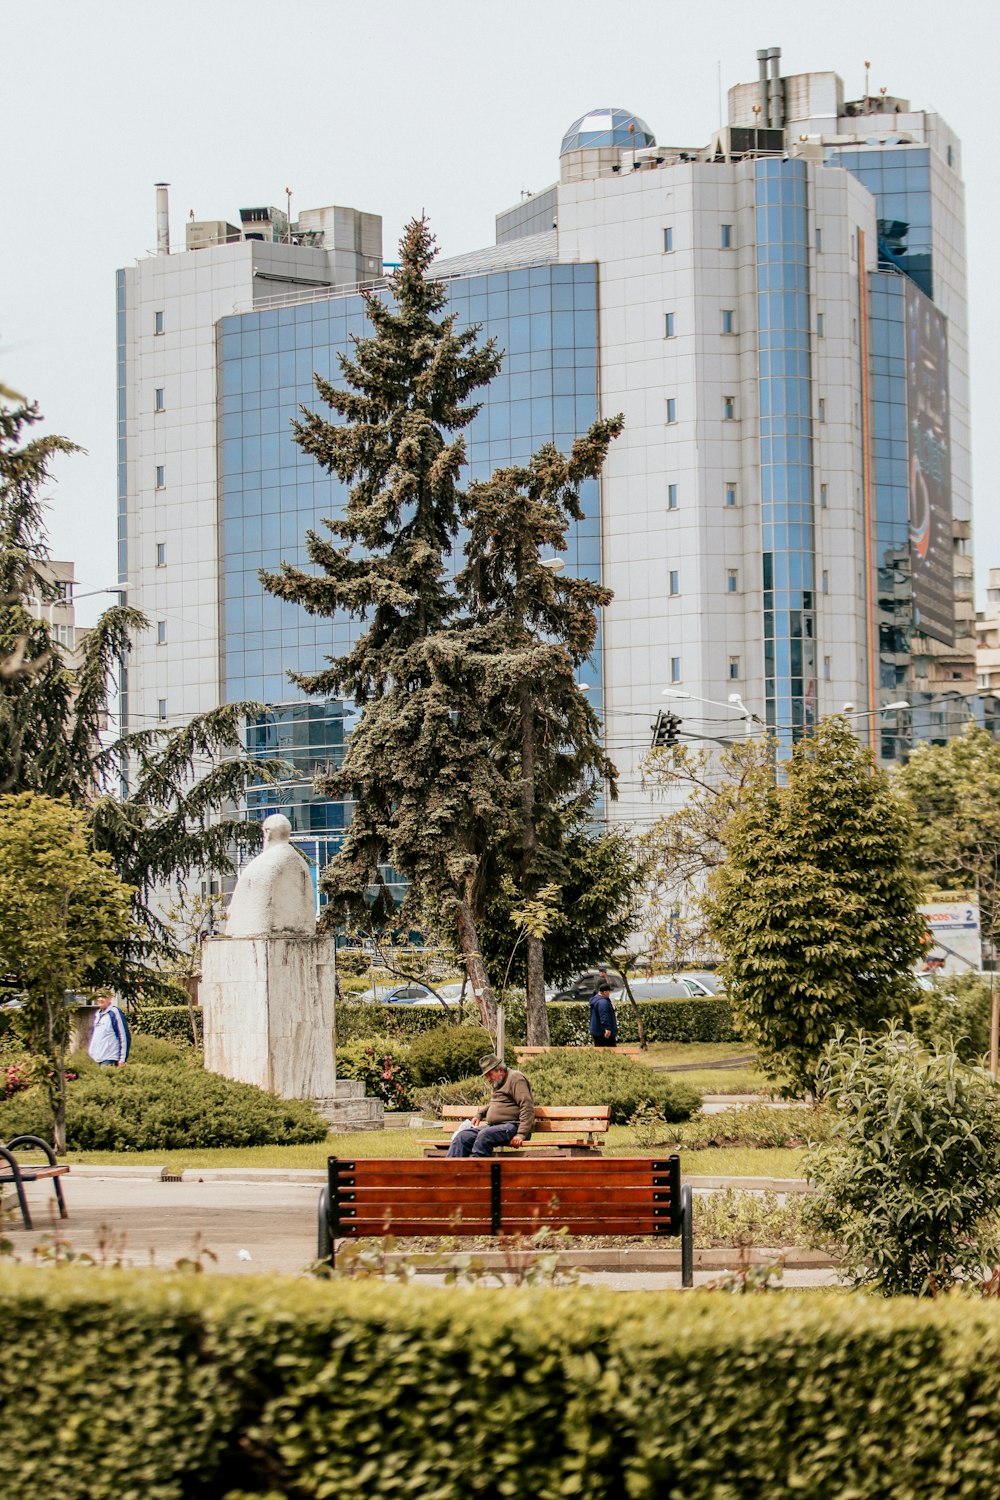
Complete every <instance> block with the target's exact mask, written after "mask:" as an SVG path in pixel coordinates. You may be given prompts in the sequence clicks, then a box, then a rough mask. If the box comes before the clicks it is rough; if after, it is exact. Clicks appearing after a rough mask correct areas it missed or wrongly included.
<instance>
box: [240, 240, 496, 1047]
mask: <svg viewBox="0 0 1000 1500" xmlns="http://www.w3.org/2000/svg"><path fill="white" fill-rule="evenodd" d="M435 253H436V251H435V242H434V238H433V236H432V235H431V233H430V230H429V228H428V225H427V223H426V220H423V219H420V220H415V221H413V222H412V223H410V224H409V225H408V226H407V228H406V231H405V233H404V236H403V240H402V242H401V245H400V266H399V268H398V269H397V270H396V271H395V272H394V273H393V275H392V276H391V277H390V278H389V282H388V286H389V291H390V293H391V301H389V300H386V301H384V302H383V301H382V300H381V298H379V297H378V296H376V295H374V294H369V295H367V296H366V298H365V300H366V305H367V311H368V317H369V320H370V323H371V326H372V330H373V331H372V334H371V336H370V337H365V338H358V339H356V340H355V345H354V353H353V357H351V358H347V357H342V359H341V372H342V375H343V378H344V380H345V382H346V385H347V389H340V388H338V387H336V386H334V385H333V384H331V383H330V382H329V381H326V380H322V379H319V378H317V382H316V384H317V389H318V392H319V395H320V396H321V398H322V399H323V401H324V402H325V403H326V404H327V406H328V407H329V408H330V409H331V410H332V411H333V412H334V413H335V414H336V416H337V417H338V418H341V419H342V420H341V421H340V422H331V421H330V420H329V419H328V418H327V417H325V416H323V415H321V414H319V413H317V412H312V411H305V412H304V413H303V418H302V420H301V421H300V422H298V423H297V424H296V429H295V437H296V441H297V442H298V443H299V444H300V446H301V447H302V448H303V449H304V450H305V451H306V452H308V453H311V454H312V455H313V456H314V457H315V458H316V460H317V461H318V462H319V463H320V464H321V466H322V467H323V468H325V469H326V470H327V471H328V472H330V473H332V474H334V475H336V477H337V478H338V479H339V480H340V481H341V482H342V483H343V484H345V485H348V486H349V487H350V489H349V494H348V499H347V504H346V507H345V510H344V513H343V516H342V517H339V518H335V519H330V520H327V521H326V522H324V525H325V526H326V528H327V530H328V532H329V533H330V535H329V536H321V535H320V534H319V533H317V532H310V533H309V534H308V537H307V551H308V556H309V559H310V562H311V563H312V564H313V565H314V566H316V567H317V568H319V569H321V570H322V572H320V573H307V572H305V571H303V570H302V569H298V568H293V567H291V566H289V565H288V564H283V565H282V568H281V571H280V572H279V573H277V574H270V573H266V572H262V574H261V578H262V581H263V583H264V585H265V587H266V588H268V589H269V590H270V591H271V592H272V593H274V594H277V595H278V596H279V597H280V598H283V599H287V600H293V601H296V602H298V603H300V604H302V605H303V606H304V608H305V609H306V610H308V611H309V612H310V613H311V614H317V615H324V616H331V615H334V614H335V613H338V612H341V611H342V612H345V613H346V614H347V615H348V616H349V617H350V618H351V619H352V620H355V621H357V622H359V623H360V624H361V626H362V627H363V628H362V630H361V632H360V634H359V635H358V636H357V638H356V639H355V641H354V644H353V645H352V647H351V648H350V650H349V651H347V652H346V653H345V654H344V655H342V656H339V657H336V658H331V659H330V661H329V664H328V665H327V666H326V667H325V668H324V669H323V670H322V671H319V672H316V673H308V674H292V676H293V681H295V682H297V683H298V685H299V686H300V687H301V688H302V689H303V690H304V691H305V692H307V693H309V694H320V695H323V696H334V695H339V696H344V697H347V698H349V699H352V700H353V701H354V703H355V704H357V706H358V707H359V708H360V709H361V710H362V716H361V719H360V722H359V724H358V726H357V728H356V729H355V730H354V732H353V734H352V736H351V740H350V744H349V747H348V750H347V754H346V756H345V759H344V764H343V766H342V768H341V769H340V771H339V772H336V773H333V774H330V775H328V776H324V777H320V778H319V779H318V780H317V788H318V790H319V791H320V792H321V793H322V794H324V795H326V796H329V797H339V796H345V797H352V798H353V799H354V810H353V818H352V821H351V824H350V827H349V829H348V831H347V833H346V835H345V839H344V844H343V847H342V849H341V851H340V852H339V854H338V855H337V857H336V859H334V860H333V861H332V862H331V864H330V865H329V866H328V867H327V870H326V871H325V873H324V888H325V889H326V891H327V893H328V895H329V896H330V898H331V901H332V902H333V903H334V908H335V909H339V907H340V906H341V905H342V904H344V903H347V904H353V905H354V906H355V908H357V906H358V905H359V904H360V903H362V902H363V901H364V900H365V897H366V895H367V894H368V892H369V889H370V886H371V884H372V880H373V877H374V875H375V872H376V870H377V868H378V866H379V865H380V864H384V863H386V862H388V863H390V864H391V865H393V866H394V867H395V868H396V869H398V870H400V871H401V872H402V873H403V874H404V875H405V876H406V877H407V878H408V879H409V880H410V882H411V898H410V906H411V907H414V906H416V905H417V903H418V902H427V903H430V904H435V905H437V907H438V908H439V909H440V910H441V911H442V913H443V914H445V915H446V916H447V917H448V918H449V919H450V921H451V922H452V923H453V924H454V926H455V928H456V930H457V934H458V940H459V947H460V949H461V952H462V954H463V957H464V960H465V963H466V967H467V971H468V974H469V978H470V980H471V982H472V986H473V990H474V992H475V993H476V996H477V999H478V1001H479V1008H480V1014H481V1016H482V1019H483V1021H484V1023H485V1024H487V1025H492V1024H493V1022H494V1019H495V1001H494V997H493V992H492V989H491V987H490V985H489V981H488V977H487V974H486V970H485V966H484V963H483V959H482V955H481V953H480V951H479V946H480V945H479V940H478V934H477V930H476V911H477V909H478V908H479V906H480V905H481V900H482V894H481V887H482V877H483V851H484V850H485V849H487V848H488V847H490V845H491V843H492V842H493V841H494V840H495V839H496V837H497V836H498V832H499V831H500V830H502V828H503V827H504V826H505V825H506V823H507V822H508V821H509V817H510V812H509V806H508V803H509V792H508V789H509V778H510V766H509V758H508V756H507V754H506V750H505V747H498V749H497V752H496V753H495V754H490V753H485V754H484V753H483V746H484V743H485V742H486V740H487V737H488V731H489V721H488V717H487V716H486V715H485V714H484V712H483V708H482V705H481V704H480V702H479V701H478V698H477V695H476V692H475V691H474V688H475V680H474V674H475V672H476V670H477V667H476V665H475V661H474V658H475V657H476V654H477V652H476V647H477V640H476V636H475V632H472V631H469V630H458V631H455V630H452V629H451V628H450V627H451V626H452V624H453V623H454V621H455V619H456V614H457V610H458V600H457V597H456V594H455V591H454V587H453V584H452V581H451V578H450V560H451V552H452V549H453V547H454V545H455V542H456V539H457V536H458V532H459V527H460V524H461V520H462V515H463V508H464V501H463V496H462V491H461V489H460V484H459V478H460V474H461V470H462V467H463V465H464V463H465V452H466V450H465V441H464V438H463V437H462V436H461V434H462V430H463V429H464V428H465V427H467V426H468V425H469V423H470V422H471V421H472V420H473V418H474V417H475V415H476V412H477V411H478V410H479V407H478V405H477V404H476V403H475V402H474V400H473V399H472V398H473V396H474V394H475V392H476V391H477V390H479V389H481V388H482V387H483V386H485V385H486V384H488V382H489V381H490V380H491V379H492V378H493V377H494V375H496V373H497V372H498V370H499V368H500V357H499V354H498V353H497V350H496V348H495V346H494V343H493V342H492V341H488V342H487V343H485V344H484V345H482V346H479V345H478V344H477V335H478V330H477V329H476V328H466V329H463V330H459V329H457V328H456V319H455V316H454V314H445V313H443V309H444V306H445V302H446V296H445V291H444V288H443V286H442V285H441V283H440V282H436V281H434V280H431V279H429V278H428V275H427V272H428V270H429V269H430V266H431V264H432V262H433V259H434V255H435ZM404 918H405V913H404Z"/></svg>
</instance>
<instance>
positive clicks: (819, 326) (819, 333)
mask: <svg viewBox="0 0 1000 1500" xmlns="http://www.w3.org/2000/svg"><path fill="white" fill-rule="evenodd" d="M816 337H817V338H818V339H821V338H822V337H823V314H822V313H817V314H816Z"/></svg>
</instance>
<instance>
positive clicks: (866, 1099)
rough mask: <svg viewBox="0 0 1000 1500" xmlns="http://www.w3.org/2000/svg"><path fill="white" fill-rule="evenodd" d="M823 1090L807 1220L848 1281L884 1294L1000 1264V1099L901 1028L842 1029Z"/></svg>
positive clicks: (948, 1055) (980, 1079)
mask: <svg viewBox="0 0 1000 1500" xmlns="http://www.w3.org/2000/svg"><path fill="white" fill-rule="evenodd" d="M820 1087H821V1090H822V1094H823V1096H824V1098H825V1099H826V1100H827V1101H828V1102H829V1104H830V1106H831V1108H832V1110H833V1112H834V1115H835V1124H834V1129H833V1135H832V1138H831V1139H830V1141H829V1142H828V1143H827V1144H826V1145H823V1146H820V1147H818V1148H817V1150H816V1151H814V1152H813V1153H812V1155H811V1157H810V1158H809V1160H808V1162H807V1171H808V1174H809V1176H810V1178H811V1179H812V1180H813V1182H814V1184H815V1189H816V1190H815V1192H814V1193H813V1194H812V1195H811V1196H810V1200H809V1202H808V1204H807V1206H806V1218H807V1222H808V1223H809V1224H810V1226H811V1227H812V1228H813V1229H814V1230H815V1232H816V1233H817V1235H819V1236H820V1237H822V1238H825V1239H827V1240H832V1241H834V1242H835V1243H837V1244H839V1245H840V1246H842V1259H843V1263H844V1270H845V1274H846V1275H847V1276H848V1277H849V1278H850V1279H851V1280H852V1281H853V1282H855V1283H856V1284H858V1285H865V1284H867V1285H871V1286H874V1287H876V1288H877V1289H878V1290H879V1291H881V1292H883V1293H884V1294H885V1295H886V1296H891V1295H895V1294H899V1293H904V1294H910V1295H915V1296H919V1295H921V1294H926V1293H928V1292H935V1291H940V1290H942V1289H943V1288H945V1287H948V1286H950V1285H961V1284H962V1283H963V1282H965V1281H967V1280H969V1279H976V1278H978V1277H979V1276H981V1274H982V1273H983V1271H984V1270H985V1269H987V1268H991V1267H994V1266H996V1265H997V1263H998V1260H1000V1220H998V1214H1000V1091H998V1090H997V1086H996V1084H995V1083H994V1082H993V1080H992V1079H990V1078H989V1077H987V1076H984V1075H983V1074H981V1073H978V1072H976V1071H974V1070H973V1069H971V1068H967V1067H964V1066H963V1065H962V1063H961V1062H960V1061H959V1059H958V1057H957V1056H956V1054H955V1053H954V1052H952V1051H946V1052H931V1053H929V1054H928V1053H925V1052H922V1051H921V1050H920V1048H919V1047H918V1045H917V1043H916V1042H915V1041H914V1039H913V1037H912V1036H909V1035H908V1034H907V1033H906V1032H905V1031H900V1030H898V1029H895V1028H894V1029H890V1030H888V1031H886V1032H884V1033H882V1034H881V1035H880V1036H878V1037H866V1036H858V1037H856V1038H854V1039H853V1040H851V1041H848V1040H846V1039H845V1038H844V1035H843V1033H842V1032H841V1033H838V1035H837V1037H836V1038H835V1039H834V1041H833V1042H831V1044H830V1046H829V1047H828V1048H827V1051H826V1054H825V1056H824V1059H823V1063H822V1066H821V1070H820Z"/></svg>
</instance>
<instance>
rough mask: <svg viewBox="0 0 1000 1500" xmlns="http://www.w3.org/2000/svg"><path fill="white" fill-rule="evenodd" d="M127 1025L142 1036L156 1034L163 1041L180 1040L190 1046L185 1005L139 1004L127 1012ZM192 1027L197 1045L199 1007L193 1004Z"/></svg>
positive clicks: (200, 1031) (199, 1028)
mask: <svg viewBox="0 0 1000 1500" xmlns="http://www.w3.org/2000/svg"><path fill="white" fill-rule="evenodd" d="M128 1020H129V1025H130V1026H131V1028H132V1030H133V1032H136V1033H139V1032H141V1033H142V1035H143V1036H158V1037H160V1039H161V1040H162V1041H164V1042H180V1043H182V1044H183V1045H184V1046H187V1047H190V1046H191V1012H190V1010H188V1008H187V1006H186V1005H141V1006H138V1007H137V1008H136V1009H135V1010H130V1011H129V1012H128ZM194 1027H195V1031H196V1032H197V1033H198V1046H199V1047H200V1046H201V1044H202V1028H201V1007H200V1006H197V1005H196V1006H195V1010H194Z"/></svg>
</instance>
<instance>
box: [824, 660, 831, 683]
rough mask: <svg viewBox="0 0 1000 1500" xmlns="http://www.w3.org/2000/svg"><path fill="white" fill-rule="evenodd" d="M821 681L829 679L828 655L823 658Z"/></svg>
mask: <svg viewBox="0 0 1000 1500" xmlns="http://www.w3.org/2000/svg"><path fill="white" fill-rule="evenodd" d="M823 681H824V682H829V681H830V658H829V657H828V656H824V658H823Z"/></svg>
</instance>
